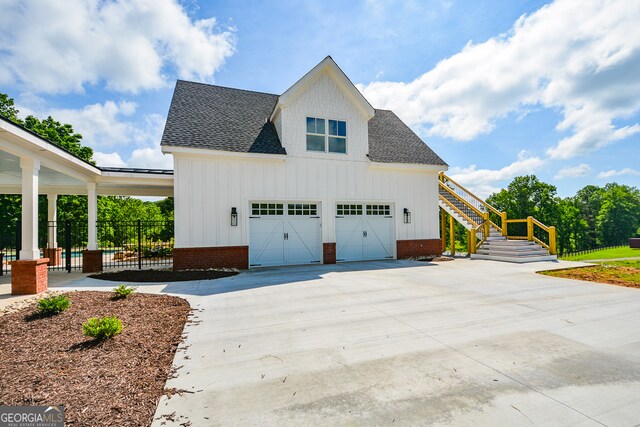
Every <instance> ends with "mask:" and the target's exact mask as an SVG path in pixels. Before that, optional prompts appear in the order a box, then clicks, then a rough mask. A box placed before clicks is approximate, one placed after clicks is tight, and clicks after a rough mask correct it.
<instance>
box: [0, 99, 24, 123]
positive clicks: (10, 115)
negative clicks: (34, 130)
mask: <svg viewBox="0 0 640 427" xmlns="http://www.w3.org/2000/svg"><path fill="white" fill-rule="evenodd" d="M18 113H19V111H18V109H17V108H16V107H15V106H14V103H13V98H9V95H7V94H6V93H0V116H2V117H4V118H5V119H9V120H11V121H12V122H14V123H18V124H22V120H20V119H19V118H18Z"/></svg>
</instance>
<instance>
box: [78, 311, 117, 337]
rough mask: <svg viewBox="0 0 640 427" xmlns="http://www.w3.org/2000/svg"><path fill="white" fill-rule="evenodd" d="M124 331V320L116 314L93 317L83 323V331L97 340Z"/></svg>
mask: <svg viewBox="0 0 640 427" xmlns="http://www.w3.org/2000/svg"><path fill="white" fill-rule="evenodd" d="M120 332H122V321H121V320H120V319H118V318H117V317H116V316H105V317H102V318H98V317H92V318H90V319H88V320H87V321H86V322H85V323H83V324H82V333H83V334H84V335H86V336H88V337H91V338H95V339H97V340H104V339H107V338H111V337H113V336H114V335H117V334H119V333H120Z"/></svg>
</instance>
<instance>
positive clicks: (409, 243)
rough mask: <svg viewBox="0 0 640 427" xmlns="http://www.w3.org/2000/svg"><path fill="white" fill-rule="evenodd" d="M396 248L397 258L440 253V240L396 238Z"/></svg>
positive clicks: (438, 254)
mask: <svg viewBox="0 0 640 427" xmlns="http://www.w3.org/2000/svg"><path fill="white" fill-rule="evenodd" d="M396 250H397V252H396V253H397V255H398V256H397V257H398V259H403V258H416V257H421V256H428V255H437V256H440V255H442V241H441V240H440V239H416V240H397V241H396Z"/></svg>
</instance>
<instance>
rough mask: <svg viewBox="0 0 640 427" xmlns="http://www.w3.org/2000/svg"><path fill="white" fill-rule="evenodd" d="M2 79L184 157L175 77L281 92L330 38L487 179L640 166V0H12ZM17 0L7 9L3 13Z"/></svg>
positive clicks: (591, 179)
mask: <svg viewBox="0 0 640 427" xmlns="http://www.w3.org/2000/svg"><path fill="white" fill-rule="evenodd" d="M0 9H2V10H3V14H2V15H0V91H2V92H5V93H8V94H9V95H10V96H12V97H14V98H15V100H16V103H17V104H18V107H19V108H20V110H21V111H22V112H23V113H24V114H27V113H33V114H36V115H38V116H44V115H47V114H51V115H53V116H54V117H56V118H57V119H59V120H61V121H65V122H69V123H71V124H73V125H74V127H75V128H76V130H78V131H79V132H80V133H82V134H83V135H84V137H85V139H84V142H85V144H87V145H90V146H91V147H93V148H94V150H95V151H96V158H97V160H98V162H99V164H101V165H104V166H124V165H128V166H139V167H171V161H170V158H169V157H168V156H162V155H161V154H160V152H159V148H158V144H159V139H160V136H161V133H162V127H163V125H164V119H165V117H166V113H167V110H168V108H169V103H170V100H171V94H172V91H173V86H174V84H175V79H176V78H183V79H188V80H195V81H202V82H208V83H215V84H219V85H223V86H231V87H238V88H244V89H251V90H257V91H264V92H271V93H282V92H284V91H285V90H286V89H287V88H288V87H289V86H290V85H291V84H293V83H294V82H295V81H296V80H297V79H298V78H300V77H301V76H302V75H303V74H304V73H306V72H307V71H308V70H309V69H311V68H312V67H313V66H314V65H315V64H317V63H318V62H319V61H320V60H322V59H323V58H324V57H325V56H326V55H331V56H332V57H333V58H334V59H335V60H336V62H337V63H338V64H339V65H340V67H341V68H342V69H343V70H344V71H345V73H346V74H347V75H348V76H349V77H350V78H351V80H352V81H353V82H354V83H356V84H357V86H358V87H359V88H360V89H361V90H362V91H363V93H364V94H365V96H366V97H367V98H368V99H369V100H370V101H371V103H372V104H373V105H374V107H377V108H388V109H392V110H394V111H395V112H396V113H397V114H398V115H399V116H400V117H401V118H403V119H404V120H405V121H406V122H407V123H408V124H409V125H410V126H411V127H412V128H413V129H414V130H415V131H416V132H417V133H418V134H419V135H420V136H421V137H423V139H424V140H425V141H426V142H427V143H428V144H429V145H430V146H431V147H432V148H433V149H434V150H435V151H436V152H437V153H438V154H440V155H441V157H443V158H444V159H445V160H446V161H447V162H448V163H449V164H450V166H451V169H450V174H451V175H453V176H454V177H455V178H457V179H458V180H459V181H461V182H462V183H464V184H466V185H468V186H470V187H472V188H473V189H474V190H476V191H477V192H479V193H480V194H482V195H488V194H490V193H491V192H493V191H496V190H497V189H499V188H501V187H503V186H505V185H506V184H508V183H509V182H510V180H511V179H512V178H513V177H514V176H517V175H522V174H528V173H535V174H537V175H538V176H539V177H540V178H541V179H542V180H544V181H546V182H551V183H553V184H554V185H556V186H557V187H558V192H559V194H560V195H562V196H568V195H572V194H573V193H574V192H575V191H576V190H577V189H579V188H581V187H583V186H584V185H587V184H596V185H603V184H605V183H606V182H611V181H617V182H620V183H625V184H629V185H634V186H637V185H638V184H640V164H639V163H640V162H639V160H638V159H639V158H640V156H639V154H640V144H639V143H640V125H638V122H639V121H640V114H639V111H640V26H638V25H637V22H640V3H638V2H620V1H604V0H584V1H577V0H576V1H570V0H560V1H555V2H543V1H506V0H505V1H501V2H497V1H435V0H433V1H429V0H426V1H393V0H387V1H383V0H367V1H350V2H344V1H342V2H341V1H324V2H306V1H272V2H259V1H239V0H236V1H215V2H205V1H199V2H198V1H194V0H190V1H183V2H177V1H176V0H132V1H129V2H114V1H110V0H106V1H97V0H94V1H80V0H68V1H65V2H59V1H56V0H43V1H40V2H37V3H36V2H35V1H18V0H0ZM5 11H6V13H4V12H5Z"/></svg>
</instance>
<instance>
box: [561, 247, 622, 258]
mask: <svg viewBox="0 0 640 427" xmlns="http://www.w3.org/2000/svg"><path fill="white" fill-rule="evenodd" d="M628 246H629V245H613V246H601V247H599V248H591V249H585V250H582V251H575V252H563V253H561V254H560V256H561V257H562V258H571V257H575V256H578V255H585V254H590V253H592V252H599V251H604V250H605V249H615V248H623V247H628Z"/></svg>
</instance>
